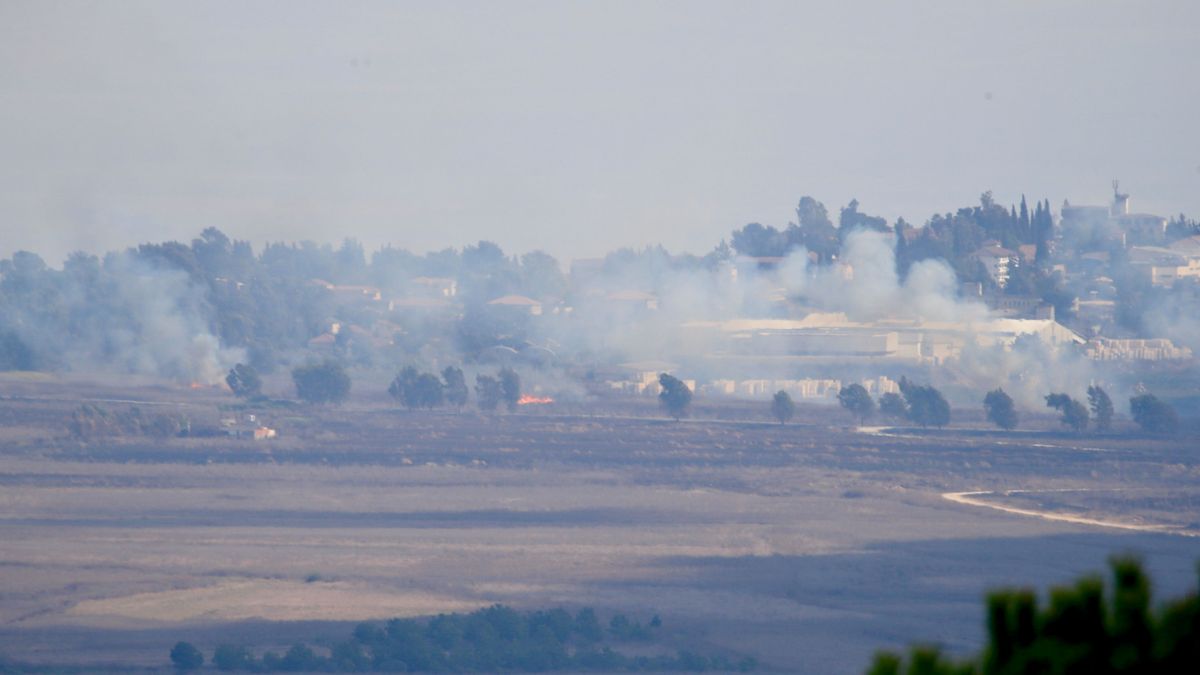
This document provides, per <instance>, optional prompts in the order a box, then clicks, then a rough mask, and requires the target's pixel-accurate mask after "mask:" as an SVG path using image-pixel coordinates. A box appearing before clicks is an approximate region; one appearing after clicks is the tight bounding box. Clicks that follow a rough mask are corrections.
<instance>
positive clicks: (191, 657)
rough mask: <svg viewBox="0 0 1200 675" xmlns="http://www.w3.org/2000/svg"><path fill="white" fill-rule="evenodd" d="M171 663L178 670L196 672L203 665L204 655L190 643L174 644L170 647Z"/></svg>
mask: <svg viewBox="0 0 1200 675" xmlns="http://www.w3.org/2000/svg"><path fill="white" fill-rule="evenodd" d="M171 663H172V664H174V665H175V667H176V668H177V669H179V670H197V669H198V668H200V666H202V665H204V655H203V654H201V653H200V650H199V649H196V646H195V645H193V644H192V643H190V642H176V643H175V646H174V647H171Z"/></svg>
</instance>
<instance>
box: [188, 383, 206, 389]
mask: <svg viewBox="0 0 1200 675" xmlns="http://www.w3.org/2000/svg"><path fill="white" fill-rule="evenodd" d="M188 386H189V387H191V388H192V389H204V388H205V387H204V385H202V384H200V383H199V382H193V383H191V384H189V385H188Z"/></svg>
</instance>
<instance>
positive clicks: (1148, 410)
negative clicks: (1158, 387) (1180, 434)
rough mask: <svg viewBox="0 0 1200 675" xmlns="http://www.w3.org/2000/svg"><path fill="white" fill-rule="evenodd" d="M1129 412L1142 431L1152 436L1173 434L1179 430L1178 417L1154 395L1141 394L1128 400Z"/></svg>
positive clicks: (1173, 409) (1172, 409)
mask: <svg viewBox="0 0 1200 675" xmlns="http://www.w3.org/2000/svg"><path fill="white" fill-rule="evenodd" d="M1129 412H1130V413H1131V414H1132V415H1133V421H1134V422H1137V424H1138V426H1140V427H1141V428H1142V430H1143V431H1148V432H1150V433H1152V434H1173V433H1175V431H1176V430H1178V428H1179V415H1178V414H1176V412H1175V408H1172V407H1171V406H1170V404H1168V403H1166V402H1164V401H1160V400H1159V399H1158V397H1157V396H1155V395H1154V394H1141V395H1140V396H1134V397H1133V398H1131V399H1129Z"/></svg>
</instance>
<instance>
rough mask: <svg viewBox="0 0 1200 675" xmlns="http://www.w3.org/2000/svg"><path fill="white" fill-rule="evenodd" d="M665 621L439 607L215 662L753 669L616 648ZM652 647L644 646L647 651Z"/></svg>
mask: <svg viewBox="0 0 1200 675" xmlns="http://www.w3.org/2000/svg"><path fill="white" fill-rule="evenodd" d="M661 630H662V621H661V620H660V619H659V617H658V616H657V615H656V616H654V617H653V618H651V619H650V620H649V621H648V622H647V623H645V624H643V623H642V622H641V621H637V620H631V619H630V618H629V617H627V616H626V615H624V614H616V615H614V616H613V617H612V618H611V619H610V620H609V622H608V626H607V629H606V628H605V627H604V625H603V624H601V622H600V619H599V617H598V616H597V614H596V612H595V611H594V610H592V609H591V608H584V609H581V610H579V611H578V612H576V613H575V614H574V615H572V614H571V613H569V612H567V611H566V610H565V609H562V608H557V609H552V610H548V611H532V612H520V611H517V610H515V609H512V608H511V607H506V606H504V605H492V606H491V607H486V608H483V609H479V610H476V611H474V612H471V613H469V614H460V613H454V614H439V615H437V616H436V617H433V618H431V619H428V620H421V619H392V620H391V621H388V622H387V623H386V624H383V625H379V624H374V623H362V624H359V625H358V626H357V627H356V628H355V629H354V631H353V633H352V634H351V636H350V637H349V638H347V639H343V640H341V641H338V642H336V643H335V644H334V645H333V647H332V650H331V653H330V654H329V656H322V655H318V654H317V653H316V652H315V651H314V650H313V649H312V648H311V647H309V646H308V645H306V644H302V643H301V644H296V645H293V646H292V647H291V648H290V649H288V650H287V652H285V653H283V654H279V653H277V652H271V651H268V652H266V653H264V654H262V655H261V656H258V657H256V656H255V655H254V653H253V652H252V651H251V650H250V648H249V647H247V646H244V645H232V644H223V645H219V646H218V647H217V648H216V649H215V651H214V652H213V654H212V658H211V662H212V664H213V665H214V666H216V667H217V669H218V670H221V671H250V672H281V671H282V672H337V673H346V672H351V673H361V672H428V673H446V672H453V673H461V672H501V671H506V672H544V671H564V670H570V671H608V672H612V671H643V672H646V671H686V672H699V671H706V670H720V671H726V672H731V671H739V672H746V671H750V670H753V669H754V668H755V667H756V666H757V663H756V662H755V660H754V659H752V658H743V659H740V660H737V661H733V660H731V659H729V658H727V657H724V656H720V655H717V656H703V655H700V654H695V653H692V652H687V651H679V652H676V653H675V654H674V655H666V654H663V655H659V656H646V655H639V656H630V655H626V654H624V653H622V652H620V651H617V650H616V649H614V647H615V646H618V645H621V644H626V643H646V644H654V643H655V642H657V641H659V638H660V633H661ZM643 651H644V650H643ZM170 658H171V662H172V663H173V664H174V665H175V667H176V668H177V669H179V670H185V671H188V670H196V669H198V668H200V667H202V666H203V665H204V662H205V658H204V654H203V653H202V652H201V651H200V650H199V649H197V648H196V647H195V645H192V644H191V643H189V642H179V643H176V644H175V646H174V647H173V648H172V649H171V651H170Z"/></svg>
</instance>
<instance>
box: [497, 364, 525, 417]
mask: <svg viewBox="0 0 1200 675" xmlns="http://www.w3.org/2000/svg"><path fill="white" fill-rule="evenodd" d="M499 380H500V398H501V399H502V400H503V401H504V405H506V406H507V407H508V411H509V412H513V411H515V410H516V409H517V403H518V402H519V401H520V400H521V376H520V375H518V374H517V371H515V370H513V369H512V368H502V369H501V370H500V373H499Z"/></svg>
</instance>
